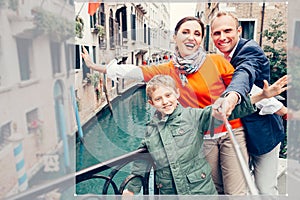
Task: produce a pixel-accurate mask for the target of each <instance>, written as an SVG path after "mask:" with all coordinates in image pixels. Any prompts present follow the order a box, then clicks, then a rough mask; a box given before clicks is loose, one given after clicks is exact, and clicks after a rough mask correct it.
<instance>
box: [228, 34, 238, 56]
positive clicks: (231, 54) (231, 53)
mask: <svg viewBox="0 0 300 200" xmlns="http://www.w3.org/2000/svg"><path fill="white" fill-rule="evenodd" d="M239 42H240V37H239V39H238V41H237V43H236V44H235V46H234V48H233V49H232V51H231V52H230V54H229V55H228V57H230V58H232V56H233V54H234V52H235V50H236V48H237V46H238V44H239Z"/></svg>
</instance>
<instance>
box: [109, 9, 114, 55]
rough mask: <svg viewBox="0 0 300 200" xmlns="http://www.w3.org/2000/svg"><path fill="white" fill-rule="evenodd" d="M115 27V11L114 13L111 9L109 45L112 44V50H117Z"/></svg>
mask: <svg viewBox="0 0 300 200" xmlns="http://www.w3.org/2000/svg"><path fill="white" fill-rule="evenodd" d="M114 26H115V22H114V18H113V11H112V9H110V11H109V44H110V48H111V49H113V48H115V34H114V31H115V29H114Z"/></svg>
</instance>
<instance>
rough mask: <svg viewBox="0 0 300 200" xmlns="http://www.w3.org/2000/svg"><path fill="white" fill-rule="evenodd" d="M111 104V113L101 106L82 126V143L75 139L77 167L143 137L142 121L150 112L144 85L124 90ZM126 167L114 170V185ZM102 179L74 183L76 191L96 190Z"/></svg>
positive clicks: (133, 147)
mask: <svg viewBox="0 0 300 200" xmlns="http://www.w3.org/2000/svg"><path fill="white" fill-rule="evenodd" d="M112 106H113V114H111V113H110V112H109V110H108V109H104V110H102V111H101V112H100V113H98V115H97V116H95V117H94V118H92V119H91V120H90V121H89V122H88V123H87V124H86V125H85V126H84V127H83V133H84V143H81V142H77V143H76V170H77V171H78V170H81V169H84V168H87V167H90V166H92V165H95V164H98V163H100V162H103V161H107V160H109V159H112V158H115V157H117V156H121V155H124V154H126V153H129V152H131V151H133V150H136V148H137V146H138V145H139V142H140V141H141V139H142V138H143V136H144V134H145V130H146V127H145V124H146V122H147V121H148V120H149V117H150V115H151V114H150V113H151V112H152V109H151V107H150V105H148V104H147V103H146V95H145V89H144V87H142V88H138V89H134V90H131V91H129V92H127V93H126V94H124V95H122V97H121V98H118V99H117V100H116V101H114V102H113V104H112ZM129 171H130V166H128V167H125V168H124V169H122V171H121V172H119V173H118V174H117V176H116V180H117V181H116V182H117V185H118V186H119V185H120V183H121V182H122V181H123V180H124V178H125V177H126V176H127V175H128V172H129ZM109 172H110V171H107V172H106V171H105V172H104V173H103V174H105V175H107V174H108V173H109ZM103 183H104V181H103V180H101V179H97V180H89V181H86V182H83V183H80V184H77V185H76V193H77V194H91V193H92V194H100V193H101V192H102V186H103ZM110 192H111V190H110Z"/></svg>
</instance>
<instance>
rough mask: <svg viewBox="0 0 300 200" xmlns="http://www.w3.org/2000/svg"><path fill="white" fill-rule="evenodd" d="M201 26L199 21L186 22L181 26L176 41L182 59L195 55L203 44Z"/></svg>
mask: <svg viewBox="0 0 300 200" xmlns="http://www.w3.org/2000/svg"><path fill="white" fill-rule="evenodd" d="M202 34H203V33H202V32H201V25H200V24H199V23H198V22H197V21H186V22H184V23H183V24H181V26H180V28H179V30H178V32H177V35H174V37H173V38H174V41H175V43H176V45H177V47H178V51H179V54H180V55H181V57H185V56H189V55H191V54H193V53H195V52H196V51H197V50H198V48H199V47H200V44H201V42H202Z"/></svg>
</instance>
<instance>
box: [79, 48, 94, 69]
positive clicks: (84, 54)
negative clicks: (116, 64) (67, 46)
mask: <svg viewBox="0 0 300 200" xmlns="http://www.w3.org/2000/svg"><path fill="white" fill-rule="evenodd" d="M81 47H82V53H81V56H82V58H83V60H84V62H85V64H86V66H87V67H88V68H91V69H93V66H94V64H95V63H94V62H93V61H92V59H91V57H90V55H89V52H88V51H87V50H86V48H85V47H84V46H81Z"/></svg>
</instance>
